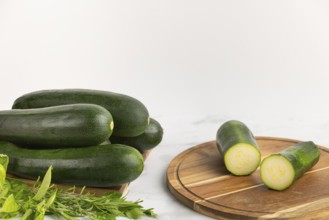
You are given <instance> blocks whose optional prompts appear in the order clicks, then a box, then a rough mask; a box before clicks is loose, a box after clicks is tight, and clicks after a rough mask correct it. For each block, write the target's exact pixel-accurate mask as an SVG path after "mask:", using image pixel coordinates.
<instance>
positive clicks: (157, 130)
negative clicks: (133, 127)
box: [110, 118, 163, 153]
mask: <svg viewBox="0 0 329 220" xmlns="http://www.w3.org/2000/svg"><path fill="white" fill-rule="evenodd" d="M162 137H163V129H162V127H161V125H160V123H159V122H158V121H156V120H155V119H154V118H150V123H149V125H148V126H147V128H146V130H145V131H144V133H143V134H141V135H138V136H136V137H117V136H114V135H112V136H111V137H110V141H111V143H113V144H126V145H129V146H132V147H134V148H136V149H138V150H139V151H140V152H141V153H144V152H145V151H147V150H150V149H152V148H154V147H156V146H157V145H158V144H159V143H160V142H161V140H162Z"/></svg>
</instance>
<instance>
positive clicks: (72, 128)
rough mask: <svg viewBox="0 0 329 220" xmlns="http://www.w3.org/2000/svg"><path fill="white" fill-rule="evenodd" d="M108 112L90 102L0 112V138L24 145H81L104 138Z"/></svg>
mask: <svg viewBox="0 0 329 220" xmlns="http://www.w3.org/2000/svg"><path fill="white" fill-rule="evenodd" d="M113 126H114V125H113V119H112V116H111V114H110V113H109V112H108V111H107V110H106V109H105V108H103V107H101V106H99V105H94V104H72V105H61V106H53V107H47V108H36V109H13V110H5V111H0V140H4V141H9V142H13V143H16V144H21V145H25V146H27V147H30V146H31V147H40V148H43V147H48V148H55V147H82V146H90V145H97V144H100V143H102V142H104V141H105V140H106V139H108V138H109V137H110V135H111V133H112V130H113Z"/></svg>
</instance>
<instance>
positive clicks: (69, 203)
mask: <svg viewBox="0 0 329 220" xmlns="http://www.w3.org/2000/svg"><path fill="white" fill-rule="evenodd" d="M8 161H9V158H8V157H7V156H6V155H0V207H1V210H0V218H1V219H8V218H14V217H18V216H21V219H22V220H43V219H44V216H45V215H53V216H56V217H60V218H64V219H68V220H76V219H77V218H78V217H88V218H89V219H92V220H105V219H106V220H115V219H116V217H118V216H123V217H127V218H130V219H138V218H140V217H141V216H150V217H156V214H155V213H154V212H153V209H144V208H143V207H142V206H141V204H140V203H141V202H142V200H138V201H135V202H131V201H127V200H126V198H125V197H122V194H121V193H119V192H108V193H107V194H104V195H102V196H96V195H94V194H91V193H88V192H84V190H85V187H83V188H82V189H81V190H80V191H78V190H77V189H76V188H75V187H74V186H73V187H71V188H69V189H65V190H64V189H60V188H58V187H57V186H56V185H53V184H51V172H52V167H49V169H48V170H47V172H46V174H45V175H44V177H43V179H42V181H40V179H38V180H36V182H35V184H34V186H33V187H32V188H30V187H29V186H28V185H27V184H26V183H24V182H21V181H18V180H15V179H10V178H6V169H7V165H8Z"/></svg>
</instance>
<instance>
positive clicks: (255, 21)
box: [0, 0, 329, 219]
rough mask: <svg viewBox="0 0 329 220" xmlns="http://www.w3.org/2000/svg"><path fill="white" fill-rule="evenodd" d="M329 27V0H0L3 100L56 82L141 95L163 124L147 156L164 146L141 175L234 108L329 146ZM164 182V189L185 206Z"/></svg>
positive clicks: (263, 127)
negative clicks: (155, 145) (158, 143)
mask: <svg viewBox="0 0 329 220" xmlns="http://www.w3.org/2000/svg"><path fill="white" fill-rule="evenodd" d="M328 39H329V2H328V1H280V0H279V1H255V0H252V1H214V0H209V1H195V0H189V1H177V0H175V1H171V0H168V1H154V0H152V1H151V0H150V1H126V0H121V1H85V0H73V1H67V0H57V1H55V0H52V1H50V0H40V1H35V0H32V1H15V0H14V1H13V0H8V1H3V0H0V76H1V78H0V82H1V86H0V109H10V108H11V105H12V103H13V101H14V100H15V98H17V97H18V96H20V95H22V94H24V93H27V92H31V91H35V90H40V89H55V88H56V89H58V88H89V89H100V90H109V91H113V92H119V93H124V94H127V95H130V96H133V97H135V98H137V99H139V100H141V101H142V102H143V103H144V104H145V105H146V106H147V107H148V109H149V112H150V115H151V116H152V117H154V118H156V119H158V120H159V121H160V122H161V123H162V125H163V127H164V129H165V136H164V140H163V143H162V145H161V146H160V147H159V150H157V151H154V153H153V154H152V156H151V157H150V160H149V161H148V163H147V165H148V167H149V168H148V169H150V167H151V166H152V167H153V166H155V164H156V163H157V159H159V158H160V159H161V158H162V160H161V161H162V164H160V165H159V167H160V168H159V171H158V173H160V174H157V176H152V175H156V174H150V173H148V172H147V171H145V172H146V174H145V175H144V177H143V176H142V178H145V179H142V178H141V179H140V180H138V181H139V182H142V181H150V180H151V179H152V178H154V179H156V178H158V176H161V174H162V175H163V176H165V168H166V166H167V165H168V163H169V162H170V160H171V159H172V158H173V157H174V156H175V155H176V154H178V153H179V152H181V151H182V150H184V149H185V148H187V147H189V146H190V145H192V144H196V143H197V142H201V141H208V140H209V139H212V138H213V137H214V134H215V132H216V129H217V127H218V126H219V125H220V123H221V122H223V121H224V120H226V119H229V118H235V119H243V120H245V121H246V122H247V123H248V124H250V125H251V127H253V128H254V130H255V131H256V133H257V134H259V135H269V136H284V137H289V138H299V139H300V138H302V139H315V141H316V142H318V143H320V144H322V145H328V146H329V104H328V103H329V40H328ZM192 120H193V121H194V122H193V123H191V122H192ZM207 123H208V125H209V124H211V123H212V124H211V126H207ZM191 126H193V128H191ZM203 126H204V127H203ZM205 128H206V129H205ZM325 129H327V131H325ZM191 131H193V133H192V134H193V135H191V136H193V137H194V139H193V140H191V139H190V140H187V139H186V137H189V136H188V134H191V133H189V132H191ZM327 136H328V138H327ZM189 138H190V137H189ZM168 152H170V153H168ZM165 153H167V155H166V156H165ZM152 157H153V159H152ZM158 163H160V162H158ZM149 172H150V171H149ZM163 178H164V177H163ZM155 181H159V180H158V179H156V180H155ZM139 182H136V183H135V184H141V183H139ZM160 182H161V184H163V180H162V179H161V181H160ZM131 187H132V188H131V191H133V189H134V184H132V186H131ZM135 188H137V187H135ZM134 190H135V191H134V192H131V193H132V195H131V197H132V198H135V197H136V198H140V197H142V199H144V200H145V202H146V204H147V205H148V206H151V207H152V206H156V207H155V208H156V210H157V211H158V212H159V213H160V217H159V218H160V219H165V218H166V217H165V216H167V217H168V219H170V218H171V217H172V216H170V214H168V213H167V215H165V214H164V212H165V209H166V208H165V207H163V205H164V203H161V202H160V201H158V202H157V203H154V202H153V201H152V199H154V198H153V197H152V196H150V197H151V198H149V200H148V201H147V199H148V198H143V196H145V194H143V192H139V191H138V190H137V189H134ZM161 190H162V191H161V192H159V194H160V195H159V196H160V199H159V200H161V196H163V197H162V198H163V201H166V202H168V200H169V201H170V202H171V203H173V204H174V205H176V206H175V207H176V208H177V207H179V208H182V209H184V207H183V206H181V207H180V206H179V204H178V203H177V204H175V200H173V199H171V197H166V196H169V195H167V194H166V191H165V186H164V185H162V188H161ZM159 191H160V190H159ZM138 193H141V194H138ZM168 194H169V193H168ZM167 209H168V208H167ZM186 212H187V213H188V214H190V215H192V214H194V212H189V211H187V210H186ZM191 213H192V214H191ZM161 214H162V215H161ZM188 214H186V215H188ZM168 215H169V216H168ZM199 217H200V216H199ZM171 219H172V218H171ZM180 219H183V217H182V216H181V217H180ZM189 219H191V216H190V218H189Z"/></svg>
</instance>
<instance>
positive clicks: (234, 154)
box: [216, 120, 261, 176]
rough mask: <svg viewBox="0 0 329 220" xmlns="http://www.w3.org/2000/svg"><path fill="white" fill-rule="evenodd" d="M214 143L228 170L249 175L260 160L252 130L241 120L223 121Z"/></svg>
mask: <svg viewBox="0 0 329 220" xmlns="http://www.w3.org/2000/svg"><path fill="white" fill-rule="evenodd" d="M216 144H217V147H218V150H219V152H220V154H221V155H222V156H223V158H224V164H225V166H226V168H227V170H228V171H230V172H231V173H232V174H234V175H238V176H240V175H249V174H251V173H252V172H254V171H255V170H256V169H257V168H258V165H259V163H260V161H261V153H260V150H259V147H258V145H257V143H256V139H255V138H254V136H253V134H252V132H251V131H250V130H249V128H248V127H247V126H246V125H245V124H244V123H242V122H240V121H236V120H231V121H227V122H225V123H224V124H223V125H221V127H220V128H219V129H218V131H217V135H216Z"/></svg>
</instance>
